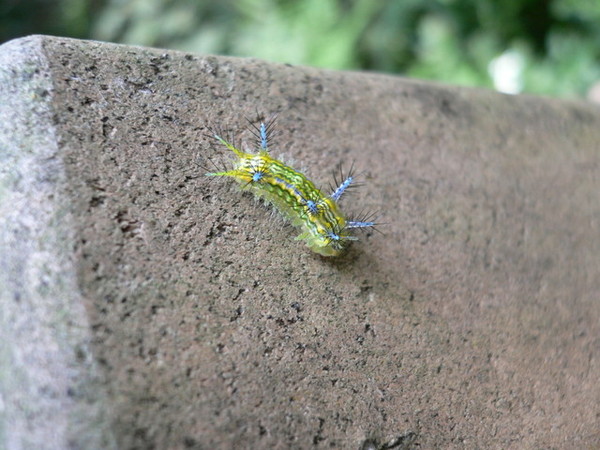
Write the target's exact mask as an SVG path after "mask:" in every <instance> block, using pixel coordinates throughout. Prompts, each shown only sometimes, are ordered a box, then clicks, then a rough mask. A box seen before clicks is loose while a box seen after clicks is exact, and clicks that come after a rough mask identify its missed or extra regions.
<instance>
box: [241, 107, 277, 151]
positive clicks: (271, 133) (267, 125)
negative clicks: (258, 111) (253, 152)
mask: <svg viewBox="0 0 600 450" xmlns="http://www.w3.org/2000/svg"><path fill="white" fill-rule="evenodd" d="M246 120H247V121H248V123H249V124H250V127H251V128H250V132H251V133H252V136H254V138H255V142H256V147H257V148H259V149H261V150H265V151H268V150H269V146H270V145H271V144H273V143H274V142H275V140H276V138H277V137H278V136H279V133H280V131H279V130H276V129H275V122H276V121H277V114H273V115H272V116H271V117H270V118H269V119H268V120H267V121H266V122H262V121H261V122H260V125H258V126H257V125H256V124H255V123H254V122H253V121H252V120H250V119H248V118H247V117H246Z"/></svg>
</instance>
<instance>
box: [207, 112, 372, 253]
mask: <svg viewBox="0 0 600 450" xmlns="http://www.w3.org/2000/svg"><path fill="white" fill-rule="evenodd" d="M273 123H274V119H271V120H270V121H268V122H267V123H264V122H262V123H261V124H260V126H259V127H254V131H253V134H254V135H255V136H256V138H257V140H258V141H259V144H260V147H259V149H258V153H246V152H244V151H242V150H239V149H237V148H236V147H235V146H234V145H232V144H230V143H229V142H227V141H226V140H225V139H223V138H222V137H221V136H219V135H218V134H214V136H213V137H214V138H215V139H217V140H218V141H219V142H220V143H221V144H223V145H224V146H225V147H227V148H228V149H229V150H231V151H232V152H233V153H234V154H235V156H236V161H235V163H234V166H233V168H232V169H230V170H226V171H222V172H211V173H207V174H206V175H208V176H224V177H232V178H234V179H235V180H237V181H238V182H239V183H241V184H242V188H243V189H249V190H251V191H252V192H253V193H254V194H255V195H256V196H258V197H261V198H263V199H265V200H266V201H267V202H269V203H271V204H272V205H273V206H275V208H277V210H279V211H280V212H281V214H282V215H283V216H284V217H285V218H286V219H288V220H289V221H290V222H291V224H292V225H293V226H296V227H299V228H300V229H301V230H302V233H301V234H300V235H299V236H298V237H296V239H297V240H304V241H306V245H307V246H308V247H309V248H310V249H311V250H312V251H314V252H316V253H319V254H320V255H323V256H337V255H340V254H341V253H342V252H343V251H344V250H345V248H346V247H347V246H348V244H349V242H351V241H354V240H357V239H358V238H357V237H355V236H353V235H352V234H351V230H352V229H353V228H373V227H375V225H376V223H375V222H374V221H372V220H370V219H371V215H366V216H364V217H362V218H361V219H360V220H348V219H347V218H346V216H344V214H342V212H341V210H340V207H339V205H338V201H339V199H340V197H341V196H342V195H343V194H344V192H346V191H347V189H348V188H349V187H350V186H351V185H352V183H353V181H354V174H353V170H352V169H351V170H350V173H349V174H348V175H347V176H346V177H344V178H343V179H342V181H341V183H339V184H338V185H337V187H336V188H335V189H334V190H333V192H332V193H331V194H330V195H324V194H323V193H322V192H321V190H320V189H318V188H317V187H315V185H314V183H313V182H312V181H310V180H309V179H308V178H306V176H305V175H304V174H303V173H302V172H299V171H297V170H295V169H294V168H292V167H290V166H288V165H287V164H284V163H283V162H281V161H279V160H277V159H275V158H272V157H271V156H270V155H269V151H268V143H269V140H270V136H271V133H272V129H273ZM336 184H337V183H336Z"/></svg>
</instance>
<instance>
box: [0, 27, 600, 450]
mask: <svg viewBox="0 0 600 450" xmlns="http://www.w3.org/2000/svg"><path fill="white" fill-rule="evenodd" d="M0 62H1V64H0V67H1V69H0V74H1V75H0V76H1V77H2V78H1V80H0V93H1V100H0V108H1V111H0V112H1V116H0V117H1V119H0V121H1V124H0V144H1V145H2V147H1V149H0V152H1V154H0V156H1V158H2V167H1V168H0V175H1V179H0V183H1V184H0V211H1V212H2V217H1V219H0V244H1V245H2V248H1V250H2V255H1V256H0V258H1V259H0V277H1V278H0V281H1V282H2V284H3V286H4V287H3V288H2V289H1V292H0V296H1V297H0V299H1V302H2V304H1V306H0V320H1V322H0V325H1V327H2V328H1V330H0V333H1V337H2V343H3V345H2V347H1V349H0V364H1V368H0V369H1V372H0V389H1V391H0V392H1V394H2V397H1V398H0V414H2V420H1V423H0V433H1V436H2V439H3V442H4V443H5V444H6V446H7V447H9V448H33V447H34V446H35V444H37V443H40V442H52V444H53V446H54V447H56V448H66V447H71V448H94V447H104V448H109V447H119V448H157V449H158V448H166V447H169V448H312V447H317V448H361V447H362V448H385V447H386V445H387V448H389V447H390V445H388V444H395V445H396V447H395V448H411V447H418V448H434V447H437V448H453V447H454V448H585V447H588V448H594V447H598V446H600V431H599V430H600V239H599V236H600V197H599V195H598V192H599V191H600V149H599V144H598V142H600V109H598V107H597V106H593V105H591V104H585V103H577V102H564V101H555V100H550V99H543V98H532V97H526V96H518V97H514V96H505V95H500V94H496V93H493V92H488V91H483V90H473V89H464V88H457V87H449V86H441V85H435V84H428V83H422V82H416V81H410V80H405V79H401V78H395V77H388V76H382V75H375V74H361V73H347V72H330V71H323V70H317V69H310V68H304V67H291V66H286V65H276V64H269V63H265V62H261V61H256V60H250V59H234V58H224V57H213V56H206V57H204V56H197V55H187V54H183V53H178V52H172V51H168V52H165V51H160V50H150V49H143V48H135V47H126V46H117V45H112V44H104V43H98V42H85V41H76V40H68V39H60V38H51V37H40V36H34V37H29V38H25V39H21V40H17V41H13V42H10V43H8V44H5V45H4V46H2V47H0ZM273 113H277V114H278V123H279V129H280V131H281V134H280V135H279V137H278V139H277V144H278V145H277V146H275V147H274V150H273V153H274V154H275V155H282V154H285V155H287V157H288V160H289V159H292V158H293V160H294V161H295V163H296V165H297V166H299V167H303V168H305V169H306V172H307V173H308V174H309V175H310V176H311V178H313V179H314V180H315V181H318V182H320V183H322V185H324V186H327V185H328V182H329V180H330V173H331V171H332V169H334V168H335V167H336V165H337V164H338V163H339V162H340V161H342V162H344V163H345V165H346V166H348V165H349V164H350V163H351V162H352V161H354V163H355V167H357V168H358V170H359V172H360V171H362V172H361V173H362V175H363V177H364V181H365V185H364V187H363V188H362V189H361V190H359V191H356V192H355V194H354V195H353V196H352V197H349V198H348V199H346V201H345V205H346V207H347V209H349V210H361V209H375V210H379V211H380V212H381V220H382V221H383V222H385V223H386V224H385V225H384V226H382V227H381V230H382V231H383V232H384V233H385V234H384V235H380V234H377V233H374V234H371V235H368V236H365V237H364V238H363V239H362V240H361V241H360V242H359V243H358V244H356V245H354V246H353V247H352V249H351V250H350V252H349V253H348V254H347V255H346V256H345V257H343V258H340V259H336V260H332V259H325V258H322V257H319V256H317V255H314V254H312V253H310V252H309V250H308V249H306V248H305V247H304V246H303V245H302V244H301V243H299V242H296V241H294V240H293V237H294V236H295V235H296V234H297V233H296V230H293V229H291V228H290V227H289V226H286V225H284V224H283V223H282V222H281V221H280V220H279V219H277V218H276V217H273V216H271V215H270V214H268V213H265V211H266V209H265V208H264V207H263V206H262V205H258V204H256V203H255V202H254V201H253V200H252V198H251V197H249V196H248V195H246V194H242V193H240V192H239V190H238V189H237V188H236V187H235V186H233V185H231V184H229V183H227V182H226V180H216V179H213V180H210V179H206V178H204V177H202V174H203V172H204V171H205V170H204V169H202V166H206V165H209V164H210V162H208V158H211V159H213V160H214V161H216V162H217V163H219V161H222V160H223V159H226V158H227V157H228V156H227V155H226V153H225V152H224V151H223V150H222V149H220V148H219V147H218V146H216V145H215V144H214V142H211V141H210V140H209V139H207V137H206V136H205V133H206V132H207V127H208V126H216V127H220V128H223V129H225V130H228V131H229V132H231V134H233V135H235V136H237V137H238V138H239V139H240V140H241V141H243V140H244V139H246V140H248V139H247V138H248V137H249V134H248V133H247V131H244V130H245V129H247V123H246V119H245V117H248V118H250V119H251V120H255V119H257V118H258V117H259V116H270V115H271V114H273ZM50 440H52V441H50Z"/></svg>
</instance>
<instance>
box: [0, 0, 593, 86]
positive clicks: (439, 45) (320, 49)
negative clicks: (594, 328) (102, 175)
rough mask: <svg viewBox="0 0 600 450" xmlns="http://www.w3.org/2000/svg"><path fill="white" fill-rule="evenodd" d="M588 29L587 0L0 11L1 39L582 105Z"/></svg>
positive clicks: (101, 4)
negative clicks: (252, 63)
mask: <svg viewBox="0 0 600 450" xmlns="http://www.w3.org/2000/svg"><path fill="white" fill-rule="evenodd" d="M599 25H600V2H597V1H594V0H503V1H501V2H499V1H497V0H402V1H386V0H220V1H214V0H213V1H211V0H96V1H92V2H90V1H85V0H55V1H49V0H33V1H32V2H18V1H16V0H13V1H12V2H11V1H9V2H8V3H6V4H5V5H4V6H0V30H2V32H3V33H4V34H0V39H3V40H6V39H8V38H10V37H12V36H17V35H20V34H28V33H48V34H60V35H67V36H75V37H87V38H93V39H100V40H106V41H112V42H123V43H128V44H137V45H148V46H155V47H165V48H175V49H181V50H186V51H193V52H198V53H215V54H230V55H237V56H253V57H257V58H263V59H267V60H271V61H280V62H286V63H292V64H305V65H313V66H319V67H327V68H333V69H358V70H373V71H380V72H389V73H401V74H406V75H409V76H413V77H419V78H427V79H432V80H440V81H444V82H447V83H458V84H465V85H476V86H486V87H494V86H495V87H497V88H501V89H506V90H510V91H512V92H520V91H525V92H531V93H540V94H548V95H556V96H569V97H574V96H583V95H585V93H586V91H587V90H588V89H589V87H590V85H591V84H592V83H594V82H596V81H597V80H598V79H599V78H600V76H599V75H600V62H599V61H600V26H599ZM506 80H508V82H507V81H506Z"/></svg>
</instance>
